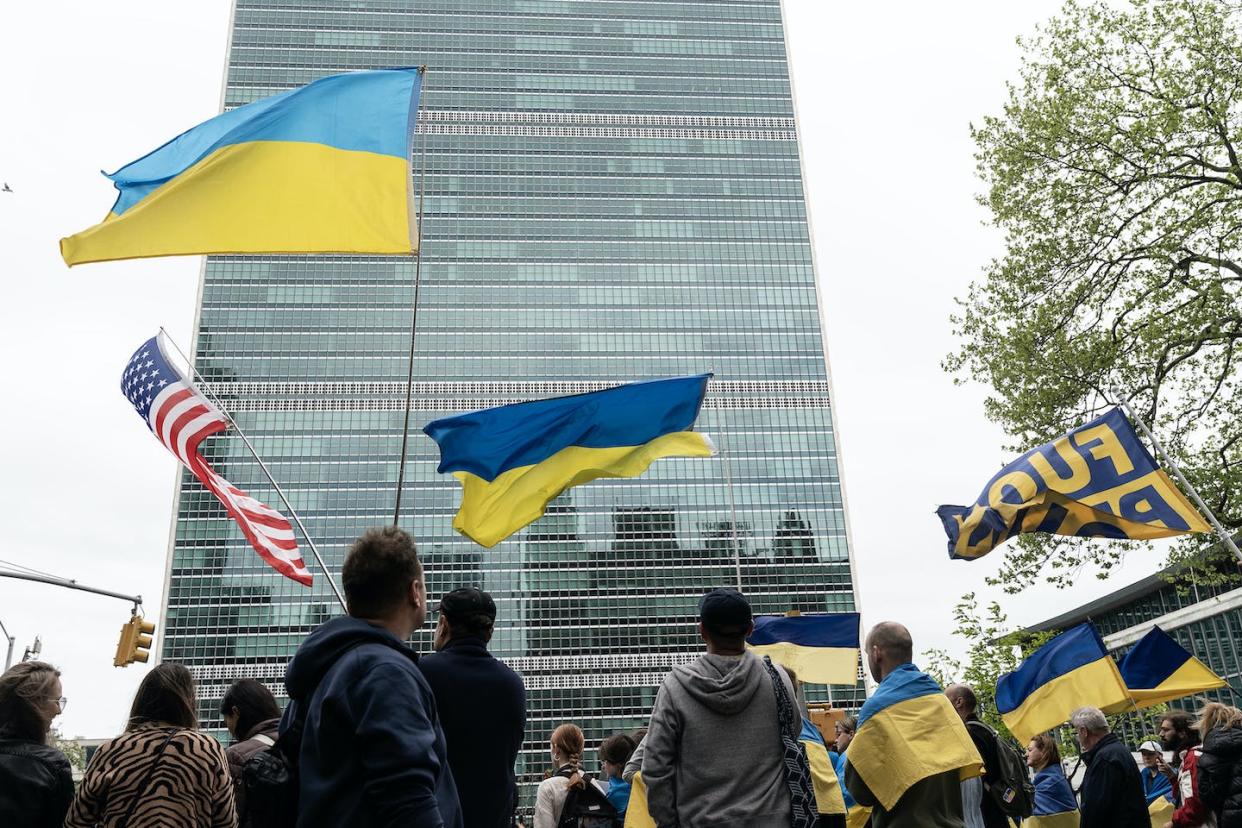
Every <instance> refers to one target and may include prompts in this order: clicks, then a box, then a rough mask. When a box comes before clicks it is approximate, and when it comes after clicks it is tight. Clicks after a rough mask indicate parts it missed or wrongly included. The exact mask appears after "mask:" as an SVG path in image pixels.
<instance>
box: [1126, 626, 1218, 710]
mask: <svg viewBox="0 0 1242 828" xmlns="http://www.w3.org/2000/svg"><path fill="white" fill-rule="evenodd" d="M1118 669H1119V670H1120V671H1121V678H1122V679H1123V680H1124V681H1125V683H1126V688H1127V689H1128V690H1129V691H1130V696H1131V697H1132V698H1133V699H1134V706H1135V707H1138V708H1140V709H1141V708H1144V707H1151V706H1152V705H1156V704H1163V703H1164V702H1169V701H1173V700H1174V699H1180V698H1183V697H1185V696H1191V695H1194V694H1195V693H1202V692H1204V691H1205V690H1216V689H1219V688H1221V687H1226V686H1228V685H1227V682H1226V681H1225V680H1224V679H1223V678H1221V677H1220V676H1218V675H1216V674H1215V673H1213V672H1212V671H1211V669H1209V668H1208V666H1207V665H1206V664H1204V663H1203V662H1202V661H1200V660H1199V659H1197V658H1195V657H1194V656H1193V655H1191V653H1190V651H1188V650H1187V649H1186V648H1185V647H1183V646H1182V645H1180V644H1178V643H1177V642H1176V641H1174V640H1173V639H1172V637H1170V636H1169V634H1168V633H1166V632H1165V631H1164V630H1162V629H1160V628H1159V627H1152V628H1151V630H1150V631H1148V633H1147V634H1146V635H1144V636H1143V637H1142V638H1140V639H1139V642H1138V643H1137V644H1135V645H1134V647H1132V648H1131V649H1130V652H1128V653H1126V656H1125V658H1123V659H1122V660H1121V664H1120V666H1119V668H1118Z"/></svg>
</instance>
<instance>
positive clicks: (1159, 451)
mask: <svg viewBox="0 0 1242 828" xmlns="http://www.w3.org/2000/svg"><path fill="white" fill-rule="evenodd" d="M1112 392H1113V394H1115V395H1116V396H1117V401H1118V404H1119V405H1121V407H1122V408H1123V409H1125V412H1126V414H1128V415H1129V417H1130V419H1131V420H1132V421H1133V422H1134V423H1136V424H1137V425H1138V427H1139V429H1140V430H1141V431H1142V432H1143V434H1145V435H1146V436H1147V439H1148V440H1149V441H1151V445H1152V448H1154V449H1155V450H1156V455H1157V456H1159V458H1160V460H1161V462H1163V463H1164V464H1165V465H1166V466H1168V467H1169V471H1171V472H1173V476H1174V477H1176V478H1177V480H1178V482H1179V483H1181V484H1182V486H1183V487H1184V488H1185V489H1186V491H1187V492H1188V493H1189V494H1190V496H1191V498H1193V499H1194V501H1195V503H1196V504H1198V506H1199V508H1200V509H1201V510H1203V514H1204V515H1206V516H1207V519H1208V522H1209V523H1211V524H1212V527H1213V528H1215V529H1216V534H1217V535H1219V536H1220V539H1221V541H1223V542H1224V544H1225V547H1226V548H1227V549H1229V551H1231V552H1233V556H1234V557H1235V558H1236V559H1237V560H1238V563H1239V564H1242V549H1238V544H1237V543H1235V542H1234V540H1233V536H1231V535H1230V534H1229V532H1228V531H1227V530H1226V529H1225V527H1224V526H1222V525H1221V523H1220V521H1219V520H1217V519H1216V515H1214V514H1213V513H1212V510H1211V509H1209V508H1208V505H1207V504H1206V503H1204V502H1203V498H1201V497H1199V493H1198V492H1197V491H1195V487H1194V486H1192V485H1190V481H1189V480H1187V479H1186V477H1185V475H1183V474H1182V470H1181V469H1180V468H1178V466H1177V463H1176V462H1174V460H1173V458H1172V457H1169V456H1168V455H1167V454H1165V453H1164V447H1163V446H1161V445H1160V441H1159V440H1157V439H1156V435H1154V434H1152V433H1151V429H1149V428H1148V427H1147V423H1145V422H1143V420H1142V418H1140V417H1139V416H1138V414H1137V413H1136V412H1135V410H1134V408H1133V407H1132V406H1131V405H1130V398H1129V397H1127V396H1126V395H1125V394H1124V393H1122V390H1121V388H1120V387H1119V386H1116V385H1114V386H1113V387H1112Z"/></svg>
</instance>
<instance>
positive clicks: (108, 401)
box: [0, 0, 1159, 737]
mask: <svg viewBox="0 0 1242 828" xmlns="http://www.w3.org/2000/svg"><path fill="white" fill-rule="evenodd" d="M1057 5H1058V4H1057V3H1053V2H1048V0H1030V1H1029V2H1025V3H996V2H973V1H972V2H963V1H962V0H959V1H958V2H954V3H947V4H946V3H940V4H929V3H922V2H913V0H910V1H909V2H901V3H885V4H877V3H836V2H831V3H829V2H824V0H786V15H787V29H788V32H789V40H790V44H789V45H790V52H791V54H792V58H793V72H794V83H795V89H796V94H797V103H798V116H799V129H800V132H801V140H802V151H803V159H804V165H805V170H806V176H807V182H806V183H807V190H808V193H809V199H810V207H811V212H812V222H813V230H814V233H815V240H816V255H817V264H818V269H819V277H820V281H821V287H822V289H823V295H824V303H825V309H826V311H827V332H828V345H829V351H830V367H831V370H832V375H833V383H834V386H835V392H836V401H835V404H836V409H837V410H836V414H837V418H838V423H839V425H840V429H841V431H840V448H841V454H842V458H843V468H844V475H845V478H844V479H845V487H846V497H847V505H848V508H849V514H850V519H851V523H852V532H853V542H854V557H855V560H856V562H857V579H858V584H859V589H860V592H861V597H860V602H861V608H862V612H863V615H864V623H865V624H868V625H869V624H871V623H874V622H876V621H880V620H885V619H889V618H891V619H897V620H901V621H904V622H905V623H907V624H908V625H909V626H910V627H911V629H912V630H913V632H914V636H915V644H916V647H917V649H918V650H920V651H922V650H925V649H927V648H929V647H949V648H953V649H960V642H958V641H956V640H955V639H954V638H953V636H952V624H951V617H950V609H951V607H952V605H953V603H954V602H955V600H956V599H957V597H958V596H959V595H961V594H962V593H963V592H966V591H968V590H974V589H978V590H980V591H981V592H983V593H984V594H985V595H993V594H997V595H998V597H999V594H998V593H994V592H992V591H989V590H987V589H986V588H985V587H984V583H983V581H984V577H985V575H987V574H989V573H991V572H993V571H995V569H996V561H995V560H989V559H984V560H982V561H979V562H975V563H965V562H960V561H959V562H950V561H949V560H948V559H947V557H946V553H945V538H944V534H943V532H942V530H941V529H940V526H939V523H938V521H937V519H936V517H935V515H934V514H933V511H934V509H935V507H936V506H937V505H938V504H939V503H943V502H950V503H966V502H969V501H970V500H972V499H973V498H974V497H975V496H976V495H977V493H978V491H979V489H980V488H982V486H983V484H984V483H985V482H986V481H987V480H988V478H989V477H991V475H992V474H993V473H994V472H995V470H996V469H997V468H998V466H999V465H1000V464H1001V463H1002V462H1005V461H1006V460H1007V459H1010V458H1007V457H1006V456H1005V455H1004V454H1003V453H1002V452H1001V451H1000V448H999V446H1000V444H1001V442H1002V435H1001V434H1000V432H999V430H998V429H997V428H995V427H994V426H992V425H991V424H989V423H987V422H986V421H985V420H984V418H983V414H982V406H981V399H982V397H983V390H982V389H981V388H979V387H977V386H976V387H966V388H959V387H955V386H954V385H953V383H952V380H951V378H950V377H948V376H946V375H945V374H944V373H943V372H942V371H941V370H940V367H939V363H940V360H941V359H942V358H943V356H944V355H945V354H946V353H948V351H949V350H950V349H951V348H952V347H953V339H952V336H951V331H950V326H949V322H948V317H949V314H950V313H951V312H952V310H953V298H954V297H955V296H960V295H962V294H963V293H964V291H965V289H966V287H967V285H968V284H969V283H970V281H971V280H972V279H974V278H976V277H977V276H978V274H979V272H980V268H981V266H982V265H983V263H985V262H986V261H987V260H988V259H989V258H990V257H991V256H993V255H995V254H996V253H998V252H999V243H998V237H997V234H996V233H995V232H994V231H992V230H989V229H987V228H985V227H983V226H982V225H981V222H982V221H983V220H984V219H985V218H986V216H985V214H984V213H983V211H982V210H981V209H980V208H979V207H978V206H977V205H976V204H975V202H974V198H973V197H974V194H975V193H976V191H977V190H978V184H977V181H976V179H975V177H974V161H973V159H972V157H971V152H972V144H971V141H970V135H969V129H968V124H969V123H970V121H971V120H972V119H973V120H978V119H979V118H980V117H982V116H983V115H984V114H987V113H993V112H997V111H998V110H999V109H1000V106H1001V104H1002V102H1003V98H1004V82H1005V80H1006V79H1007V78H1012V77H1014V76H1015V74H1016V70H1017V66H1018V50H1017V47H1016V45H1015V44H1014V38H1015V37H1016V36H1017V35H1020V34H1023V33H1030V32H1031V31H1032V29H1033V27H1034V25H1035V24H1036V23H1038V22H1039V21H1041V20H1043V19H1045V18H1047V17H1048V16H1049V15H1051V14H1052V13H1053V12H1055V10H1056V8H1057ZM3 14H4V18H5V23H6V25H5V26H4V30H5V44H4V47H3V48H2V49H0V77H3V78H5V81H4V82H3V84H0V125H2V126H0V180H3V181H5V182H7V183H8V184H9V186H10V187H11V188H12V190H13V192H11V193H0V277H2V278H0V285H2V288H0V289H2V290H3V298H2V299H0V366H3V370H4V376H3V387H4V388H5V389H6V394H5V400H4V403H5V404H4V405H3V406H2V407H0V469H2V470H3V476H2V477H0V504H2V505H0V516H2V517H3V530H2V532H0V560H3V561H8V562H16V563H19V564H23V565H25V566H29V567H34V568H37V569H41V570H45V571H49V572H52V573H55V574H57V575H63V576H67V577H71V578H76V579H78V580H80V581H82V582H83V583H88V584H92V585H97V586H102V587H105V588H108V589H113V590H116V591H120V592H126V593H140V594H141V595H142V596H143V598H144V603H145V606H146V607H147V612H148V613H149V614H150V615H152V616H157V615H158V612H159V608H160V601H161V598H162V596H161V595H160V591H161V588H162V582H163V576H164V566H165V551H166V549H167V543H168V533H169V526H170V515H171V506H172V494H173V486H174V481H175V477H176V466H175V461H174V460H173V459H172V458H171V457H170V456H169V455H168V453H167V452H165V451H164V450H163V449H162V448H160V447H159V446H158V445H157V444H156V442H155V441H154V440H152V439H151V437H150V436H149V435H148V433H147V431H146V429H145V428H144V427H143V426H142V425H141V424H140V422H139V421H138V419H137V416H136V415H135V414H134V412H133V409H132V408H130V407H129V406H128V404H127V403H126V402H125V400H124V399H123V398H122V397H121V395H120V393H119V392H118V382H119V372H120V369H121V367H122V366H123V364H124V362H125V361H126V360H127V359H128V357H129V355H130V354H131V353H132V351H133V349H134V347H136V346H137V344H138V343H140V342H141V341H142V340H143V339H145V338H146V337H148V336H151V335H152V334H154V333H155V332H156V330H157V329H158V328H159V326H161V325H163V326H164V327H166V328H167V329H168V330H169V332H170V333H171V334H172V335H173V337H174V338H175V339H177V340H178V341H179V342H181V343H183V344H184V343H187V342H188V341H189V339H190V328H191V325H192V324H193V312H194V302H195V293H196V290H197V284H198V272H199V259H197V258H182V259H165V260H158V259H157V260H149V261H134V262H121V263H113V264H96V265H87V266H84V267H81V268H78V269H75V270H73V271H70V270H68V269H67V268H66V267H65V265H64V264H63V262H62V261H61V259H60V256H59V253H58V249H57V240H58V239H59V238H60V237H61V236H64V235H68V234H69V233H72V232H76V231H78V230H81V229H83V228H85V227H87V226H88V225H90V224H93V223H95V222H96V221H97V220H98V219H99V218H100V217H101V216H102V215H103V214H104V213H105V212H106V211H107V208H108V207H109V206H110V205H111V203H112V200H113V192H114V191H113V190H112V187H111V185H110V184H109V182H107V181H106V180H105V179H104V178H103V177H102V176H100V175H99V172H98V171H99V170H100V168H106V169H115V168H116V167H118V166H120V165H122V164H124V163H125V162H127V161H130V160H132V159H134V158H136V157H138V156H139V155H141V154H143V153H145V152H146V151H148V150H150V149H152V148H154V147H156V146H157V145H159V144H160V143H162V142H163V141H165V140H167V139H168V138H171V137H172V136H174V135H176V134H177V133H178V132H181V131H182V130H184V129H186V128H188V127H190V126H192V125H194V124H196V123H199V122H200V121H203V120H205V119H207V118H209V117H210V116H212V115H214V114H216V113H217V112H218V111H219V104H220V90H221V83H222V78H223V67H224V61H225V43H226V30H227V26H228V17H229V4H228V3H227V2H225V1H224V0H212V2H206V0H201V1H200V2H197V3H167V2H154V1H153V0H127V2H125V3H108V4H101V3H97V2H54V0H44V2H40V3H25V4H18V5H9V6H8V7H6V9H5V11H4V13H3ZM1157 554H1159V553H1157ZM1158 563H1159V559H1158V558H1157V555H1156V554H1152V553H1141V554H1138V555H1135V556H1134V557H1133V559H1132V560H1130V561H1127V562H1126V564H1125V565H1124V567H1122V569H1121V571H1120V572H1118V573H1117V574H1116V575H1115V576H1114V578H1113V579H1112V580H1110V581H1109V582H1107V583H1106V584H1104V583H1100V582H1098V581H1096V580H1095V579H1094V578H1091V577H1090V575H1089V574H1088V575H1086V576H1084V578H1082V579H1081V581H1080V583H1078V584H1076V585H1075V586H1074V588H1073V589H1071V590H1068V591H1063V592H1058V591H1057V590H1054V589H1052V588H1051V587H1041V588H1037V589H1033V590H1030V591H1028V592H1027V593H1026V594H1025V595H1023V596H1021V597H1019V598H1017V599H1007V606H1008V607H1009V608H1010V612H1011V616H1012V618H1013V619H1014V620H1015V621H1017V622H1023V623H1027V622H1033V621H1037V620H1041V619H1043V618H1046V617H1049V616H1051V615H1054V614H1056V613H1058V612H1061V611H1063V610H1065V609H1068V608H1070V607H1073V606H1076V605H1078V604H1081V603H1083V602H1085V601H1089V600H1091V599H1093V598H1096V597H1098V596H1100V595H1102V594H1104V593H1105V592H1108V591H1111V590H1112V589H1116V588H1119V587H1121V586H1123V585H1124V584H1126V583H1130V582H1132V581H1135V580H1138V579H1139V578H1141V577H1143V576H1145V575H1147V574H1150V572H1152V571H1154V569H1155V568H1156V567H1157V565H1158ZM127 618H128V607H127V606H126V605H125V604H124V603H123V602H120V601H116V600H114V599H110V598H104V597H96V596H91V595H87V594H84V593H77V592H69V591H66V590H61V589H56V588H53V587H46V586H42V585H36V584H30V583H26V582H22V581H14V580H6V579H0V622H3V624H4V625H5V626H6V627H7V628H8V629H9V631H10V632H11V633H12V634H13V635H15V636H16V637H17V640H18V645H17V652H16V654H15V659H16V658H20V656H21V652H22V649H23V647H25V646H26V645H28V644H30V643H31V642H32V641H33V639H34V637H35V635H36V634H38V635H41V636H42V639H43V657H44V658H45V659H47V660H49V661H51V662H53V663H54V664H56V665H58V666H59V667H60V668H61V669H62V671H63V673H64V686H65V693H66V695H67V696H68V697H69V699H70V703H69V707H68V710H67V711H66V713H65V714H64V715H63V716H62V717H61V720H60V723H61V726H62V730H63V731H64V732H65V733H66V734H68V735H83V736H90V737H96V736H108V735H112V734H114V733H115V732H116V731H117V730H118V729H119V728H120V727H121V725H122V723H123V720H124V718H125V713H126V711H127V709H128V704H129V700H130V698H131V696H132V693H133V690H134V688H135V686H136V684H137V682H138V680H139V679H140V678H141V675H142V669H141V668H135V667H131V668H128V669H125V670H119V669H115V668H113V667H112V666H111V660H112V655H113V651H114V649H115V646H116V640H117V635H118V632H119V630H120V626H121V624H122V623H123V622H124V621H125V620H126V619H127ZM2 652H3V647H2V646H0V653H2Z"/></svg>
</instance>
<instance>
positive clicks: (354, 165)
mask: <svg viewBox="0 0 1242 828" xmlns="http://www.w3.org/2000/svg"><path fill="white" fill-rule="evenodd" d="M421 83H422V73H421V71H420V70H418V69H381V70H376V71H368V72H351V73H348V74H344V75H333V76H331V77H327V78H322V79H320V80H317V81H315V82H314V83H311V84H309V85H308V86H303V87H301V88H299V89H293V90H291V91H289V92H283V93H281V94H279V95H273V96H272V97H270V98H264V99H263V100H259V101H255V102H254V103H250V104H246V105H245V106H241V107H238V108H237V109H233V110H231V111H229V112H225V113H224V114H223V115H217V116H216V117H215V118H212V119H211V120H210V121H206V122H204V123H202V124H199V125H198V126H196V127H194V128H193V129H191V130H190V131H188V132H184V133H182V134H181V135H179V136H177V137H176V138H174V139H172V140H171V141H169V142H168V143H167V144H164V145H163V146H162V147H160V148H159V149H157V150H154V151H152V152H150V153H148V154H147V155H144V156H143V157H142V158H139V159H138V160H137V161H133V162H131V163H129V164H126V165H125V166H124V167H122V168H121V169H120V170H118V171H117V172H114V173H112V174H111V175H108V176H107V177H108V178H110V179H111V180H112V182H113V184H115V185H116V188H117V190H119V191H120V193H119V195H118V196H117V199H116V203H115V204H114V205H113V206H112V210H111V212H109V213H108V215H107V216H106V217H105V218H104V220H103V222H102V223H100V224H97V225H95V226H94V227H91V228H89V229H87V230H83V231H82V232H81V233H77V234H76V235H73V236H69V237H68V238H65V239H61V240H60V252H61V256H62V257H63V258H64V260H65V263H66V264H68V265H70V266H72V265H75V264H82V263H84V262H103V261H110V260H114V259H135V258H146V257H149V256H182V255H190V254H199V253H225V254H228V253H380V254H393V255H410V254H412V253H417V252H418V233H417V229H416V227H415V212H414V210H413V209H412V208H411V189H412V177H411V174H410V139H411V135H412V133H413V129H414V117H415V113H416V112H417V110H418V96H419V90H420V88H421ZM105 175H106V173H105Z"/></svg>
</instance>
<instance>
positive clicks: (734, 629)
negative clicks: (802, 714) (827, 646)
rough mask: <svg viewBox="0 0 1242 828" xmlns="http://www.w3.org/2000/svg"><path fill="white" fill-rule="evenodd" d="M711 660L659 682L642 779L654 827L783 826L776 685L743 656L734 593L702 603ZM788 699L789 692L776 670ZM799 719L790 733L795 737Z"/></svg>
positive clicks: (785, 795)
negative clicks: (659, 686) (660, 684)
mask: <svg viewBox="0 0 1242 828" xmlns="http://www.w3.org/2000/svg"><path fill="white" fill-rule="evenodd" d="M698 629H699V635H700V636H701V637H702V639H703V642H704V644H705V645H706V647H707V653H706V654H704V655H702V656H700V657H699V658H698V659H697V660H695V661H693V662H691V663H690V664H686V665H682V666H679V667H674V668H673V670H672V672H670V673H669V674H668V675H667V676H665V678H664V684H663V686H662V687H661V688H660V691H659V694H658V695H657V696H656V701H655V707H654V708H653V709H652V711H651V724H650V728H649V730H648V731H647V737H646V739H645V740H644V752H643V760H642V779H643V781H644V783H645V784H646V787H647V805H648V810H649V812H650V814H651V817H652V819H654V820H655V823H656V825H660V826H664V825H746V826H749V828H768V826H771V828H776V827H777V826H781V828H788V826H789V824H790V813H791V807H792V806H791V803H790V797H789V789H788V787H787V786H786V781H785V770H784V764H783V749H782V741H781V724H780V717H779V713H778V709H777V702H776V695H775V693H774V685H773V683H772V679H771V678H770V675H769V673H768V671H767V669H766V667H765V666H764V663H763V661H762V660H761V659H760V658H759V657H758V656H756V655H755V654H754V653H753V652H751V651H749V650H747V649H746V636H748V635H749V634H750V632H751V631H752V630H753V629H754V622H753V620H752V617H751V609H750V602H749V601H747V600H746V597H745V596H744V595H742V594H741V593H740V592H738V591H737V590H735V589H728V588H719V589H713V590H712V591H711V592H709V593H707V594H706V595H704V596H703V597H702V599H700V600H699V620H698ZM776 674H777V676H778V677H779V679H780V681H781V682H782V684H783V687H784V689H785V693H786V694H787V698H793V696H794V690H793V685H792V684H791V683H790V681H789V676H788V675H787V674H786V673H785V671H784V670H783V669H782V668H780V667H779V666H778V667H777V668H776ZM800 731H801V721H798V722H796V723H795V724H793V726H792V728H791V729H790V730H789V735H790V736H792V737H793V738H795V739H796V738H797V737H798V734H799V733H800Z"/></svg>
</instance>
